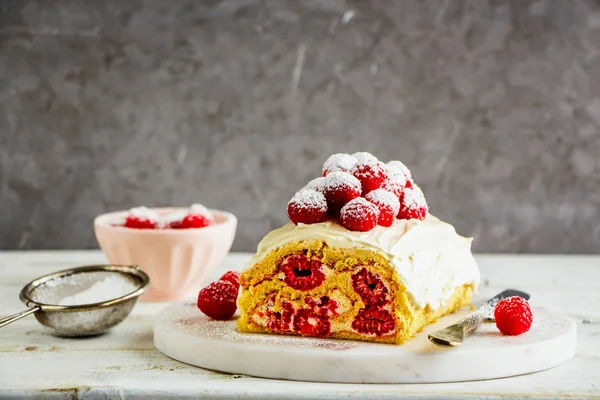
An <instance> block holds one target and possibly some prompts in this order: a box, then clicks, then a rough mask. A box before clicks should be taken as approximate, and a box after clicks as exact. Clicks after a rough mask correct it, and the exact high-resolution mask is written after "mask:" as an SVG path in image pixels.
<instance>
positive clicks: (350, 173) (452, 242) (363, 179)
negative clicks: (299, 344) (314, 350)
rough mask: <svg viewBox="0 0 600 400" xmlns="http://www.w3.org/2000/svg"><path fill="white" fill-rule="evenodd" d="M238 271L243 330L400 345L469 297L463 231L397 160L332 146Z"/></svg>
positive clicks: (472, 279) (475, 272) (469, 266)
mask: <svg viewBox="0 0 600 400" xmlns="http://www.w3.org/2000/svg"><path fill="white" fill-rule="evenodd" d="M321 175H322V176H320V177H315V179H313V180H311V181H310V182H309V183H308V184H307V185H306V186H304V187H303V188H301V189H300V190H299V191H298V192H297V193H296V194H295V195H294V196H293V197H292V198H291V199H290V201H289V202H288V205H287V211H288V215H289V218H290V220H291V222H290V223H288V224H286V225H285V226H283V227H282V228H279V229H276V230H274V231H272V232H270V233H269V234H267V235H266V236H265V237H264V238H263V240H262V241H261V242H260V244H259V245H258V250H257V253H256V255H255V256H254V257H253V258H252V260H251V261H250V262H249V263H248V265H247V266H246V268H245V269H244V271H243V273H242V275H241V277H240V284H241V287H240V290H241V292H240V295H239V298H238V306H239V309H240V311H241V317H240V318H239V319H238V322H237V326H238V329H239V330H240V331H243V332H263V333H273V334H289V335H302V336H314V337H329V338H340V339H354V340H366V341H376V342H386V343H396V344H400V343H403V342H405V341H406V340H408V339H410V338H411V337H413V336H414V335H415V334H416V333H417V332H418V331H419V330H420V329H422V328H423V327H424V326H425V325H427V324H429V323H431V322H432V321H435V320H436V319H438V318H439V317H441V316H442V315H445V314H447V313H449V312H452V311H454V310H456V309H458V308H460V307H462V306H464V305H466V304H469V303H470V301H471V296H472V293H473V292H474V290H475V289H476V287H477V285H478V283H479V279H480V278H479V269H478V267H477V264H476V262H475V260H474V258H473V255H472V254H471V250H470V246H471V239H470V238H464V237H462V236H460V235H458V234H457V233H456V231H455V230H454V227H452V225H450V224H447V223H445V222H442V221H440V220H439V219H437V218H436V217H434V216H432V215H431V214H430V213H429V208H428V205H427V202H426V200H425V196H424V195H423V192H422V190H421V189H420V188H419V186H418V185H417V184H416V183H415V181H414V179H413V176H412V174H411V172H410V170H409V169H408V168H407V167H406V166H405V165H404V164H403V163H402V162H400V161H390V162H388V163H384V162H382V161H380V160H378V159H377V158H376V157H375V156H373V155H372V154H370V153H366V152H360V153H354V154H334V155H332V156H330V157H329V158H328V159H327V160H326V161H325V163H324V164H323V167H322V169H321Z"/></svg>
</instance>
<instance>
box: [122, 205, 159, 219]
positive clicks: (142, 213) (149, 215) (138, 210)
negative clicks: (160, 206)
mask: <svg viewBox="0 0 600 400" xmlns="http://www.w3.org/2000/svg"><path fill="white" fill-rule="evenodd" d="M129 215H130V216H132V217H135V218H138V219H145V220H148V221H152V222H158V219H159V216H158V214H157V213H156V211H154V210H151V209H149V208H146V207H143V206H142V207H135V208H132V209H131V210H129Z"/></svg>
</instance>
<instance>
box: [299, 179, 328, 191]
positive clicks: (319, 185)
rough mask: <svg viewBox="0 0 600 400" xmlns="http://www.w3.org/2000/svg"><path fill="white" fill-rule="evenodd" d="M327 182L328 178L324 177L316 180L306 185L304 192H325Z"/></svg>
mask: <svg viewBox="0 0 600 400" xmlns="http://www.w3.org/2000/svg"><path fill="white" fill-rule="evenodd" d="M325 180H326V178H325V177H323V176H320V177H318V178H315V179H313V180H312V181H310V182H308V183H307V184H306V186H304V187H303V188H302V190H304V189H310V190H316V191H317V192H323V189H324V188H325Z"/></svg>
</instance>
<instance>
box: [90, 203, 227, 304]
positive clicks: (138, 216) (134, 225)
mask: <svg viewBox="0 0 600 400" xmlns="http://www.w3.org/2000/svg"><path fill="white" fill-rule="evenodd" d="M236 227H237V219H236V217H235V216H234V215H233V214H231V213H228V212H225V211H220V210H208V209H206V208H204V207H203V206H201V205H199V204H195V205H192V206H191V207H189V208H152V209H149V208H145V207H136V208H133V209H131V210H126V211H116V212H111V213H107V214H102V215H99V216H98V217H96V219H95V220H94V232H95V234H96V239H97V240H98V244H99V245H100V248H101V249H102V251H103V252H104V254H105V255H106V257H107V258H108V260H109V262H110V263H112V264H122V265H138V266H139V267H140V268H142V269H143V270H144V272H146V273H147V274H148V275H149V276H150V288H149V289H148V291H147V292H146V293H145V294H144V296H142V300H146V301H176V300H182V299H188V298H192V297H194V296H196V295H197V294H198V288H199V287H201V285H202V281H203V279H204V278H205V277H206V276H207V275H208V274H209V273H210V272H211V271H212V270H213V269H214V268H215V267H217V266H218V265H219V264H220V263H221V262H222V261H223V259H224V258H225V256H226V255H227V253H228V252H229V250H230V249H231V244H232V243H233V238H234V236H235V230H236Z"/></svg>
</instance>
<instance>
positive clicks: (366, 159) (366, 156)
mask: <svg viewBox="0 0 600 400" xmlns="http://www.w3.org/2000/svg"><path fill="white" fill-rule="evenodd" d="M352 157H354V158H356V160H358V161H360V162H363V163H377V161H379V160H378V159H377V157H375V156H374V155H373V154H371V153H368V152H366V151H360V152H358V153H354V154H352Z"/></svg>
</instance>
